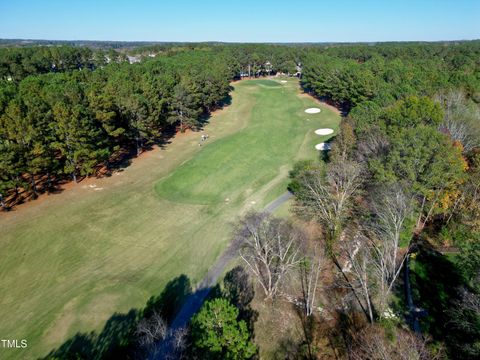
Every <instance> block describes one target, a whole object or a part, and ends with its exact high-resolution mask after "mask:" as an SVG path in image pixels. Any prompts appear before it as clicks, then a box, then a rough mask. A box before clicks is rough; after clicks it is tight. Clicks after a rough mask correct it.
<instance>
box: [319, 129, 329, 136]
mask: <svg viewBox="0 0 480 360" xmlns="http://www.w3.org/2000/svg"><path fill="white" fill-rule="evenodd" d="M315 134H317V135H330V134H333V129H317V130H315Z"/></svg>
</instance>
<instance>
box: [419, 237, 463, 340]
mask: <svg viewBox="0 0 480 360" xmlns="http://www.w3.org/2000/svg"><path fill="white" fill-rule="evenodd" d="M418 249H419V252H418V253H417V256H416V258H415V266H414V267H412V268H411V269H410V274H411V277H410V281H411V283H412V295H413V300H414V303H415V304H416V305H417V306H420V307H421V308H424V309H426V310H427V312H428V316H426V317H424V318H422V319H421V325H422V329H424V330H426V331H427V332H428V333H430V335H432V336H433V338H434V339H438V340H442V339H445V338H446V337H448V336H449V335H450V334H449V332H450V330H449V329H448V326H447V324H448V323H449V322H450V320H451V319H450V317H449V313H448V311H447V310H448V309H451V308H452V307H454V306H456V305H455V303H456V301H458V300H459V292H458V287H459V286H462V285H464V280H463V277H462V274H461V273H460V271H459V269H458V268H457V267H456V266H455V264H453V263H452V262H451V261H449V260H448V259H447V258H446V257H445V256H444V255H442V254H441V253H440V252H438V251H436V250H435V249H434V248H433V247H432V246H431V245H430V244H428V243H427V242H425V241H424V242H421V243H419V244H418Z"/></svg>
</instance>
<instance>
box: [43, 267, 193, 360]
mask: <svg viewBox="0 0 480 360" xmlns="http://www.w3.org/2000/svg"><path fill="white" fill-rule="evenodd" d="M191 294H192V288H191V283H190V279H189V278H188V277H187V276H186V275H180V276H178V277H177V278H175V279H173V280H171V281H170V282H169V283H167V285H166V286H165V288H164V290H163V291H162V292H161V293H160V294H159V295H158V296H152V297H151V298H150V299H149V300H148V301H147V303H146V306H145V308H143V309H131V310H130V311H129V312H128V313H126V314H119V313H115V314H113V315H112V316H111V317H110V319H108V320H107V322H106V323H105V326H104V328H103V330H102V331H101V332H100V333H96V332H93V331H92V332H90V333H77V334H75V335H74V336H73V337H71V338H70V339H68V340H67V341H65V342H64V343H63V344H62V345H61V346H59V347H58V348H56V349H53V350H52V351H50V353H49V354H48V355H47V356H45V357H44V358H43V359H44V360H47V359H50V360H52V359H56V360H67V359H76V360H77V359H88V360H90V359H132V358H136V357H137V355H138V353H139V351H140V349H139V348H138V346H137V343H136V341H135V330H136V326H137V324H138V322H139V321H140V320H141V319H143V318H148V317H149V316H151V314H153V312H154V311H157V312H158V313H159V314H161V315H162V317H163V318H164V319H165V320H166V321H167V323H168V324H170V323H171V322H172V321H173V319H174V318H175V316H176V314H177V313H178V312H179V310H180V308H181V307H182V305H183V304H184V302H185V301H186V299H187V298H188V296H189V295H191Z"/></svg>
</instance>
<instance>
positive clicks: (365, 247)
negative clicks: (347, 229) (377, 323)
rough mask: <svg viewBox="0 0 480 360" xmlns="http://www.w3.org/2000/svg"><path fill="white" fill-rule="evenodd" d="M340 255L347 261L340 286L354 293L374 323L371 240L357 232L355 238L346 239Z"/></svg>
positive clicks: (341, 245)
mask: <svg viewBox="0 0 480 360" xmlns="http://www.w3.org/2000/svg"><path fill="white" fill-rule="evenodd" d="M340 254H341V256H342V257H343V258H345V260H346V264H345V266H343V267H342V269H341V273H342V275H343V278H340V279H339V281H340V285H341V286H342V287H346V288H347V289H349V290H351V291H352V293H353V295H354V297H355V299H356V300H357V302H358V305H359V306H360V307H361V308H362V310H363V312H364V313H365V315H366V316H367V318H368V321H370V322H373V321H374V317H373V304H372V300H371V299H372V295H373V293H374V291H375V289H374V282H373V281H372V279H371V271H370V270H371V269H370V267H371V251H370V244H369V240H368V239H367V238H366V237H365V236H364V234H363V233H362V232H361V231H358V230H357V231H356V232H355V233H354V235H353V236H351V237H348V236H346V237H344V239H343V241H342V242H341V244H340ZM342 280H343V281H342ZM345 280H346V283H345Z"/></svg>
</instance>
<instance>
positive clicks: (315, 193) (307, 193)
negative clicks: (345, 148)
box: [297, 161, 362, 253]
mask: <svg viewBox="0 0 480 360" xmlns="http://www.w3.org/2000/svg"><path fill="white" fill-rule="evenodd" d="M361 174H362V168H361V166H360V165H359V164H358V163H355V162H352V161H343V162H336V163H331V164H330V165H329V166H328V168H327V171H326V174H324V173H323V172H322V171H320V170H313V171H307V172H305V173H304V174H302V176H301V178H300V184H301V186H302V189H303V190H302V191H300V193H299V194H298V196H297V198H298V200H299V205H300V207H302V208H303V209H306V211H308V212H311V213H312V215H313V216H315V217H316V218H317V220H318V221H319V222H320V223H321V225H322V226H323V227H324V228H325V229H326V235H327V237H326V240H327V250H328V252H329V253H331V251H332V244H333V242H335V240H337V238H338V237H339V234H340V231H341V228H342V225H343V222H344V220H345V218H346V216H347V213H348V209H349V206H350V204H351V199H352V197H353V196H354V195H355V193H356V192H357V190H358V188H359V187H360V185H361V183H362V179H361Z"/></svg>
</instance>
